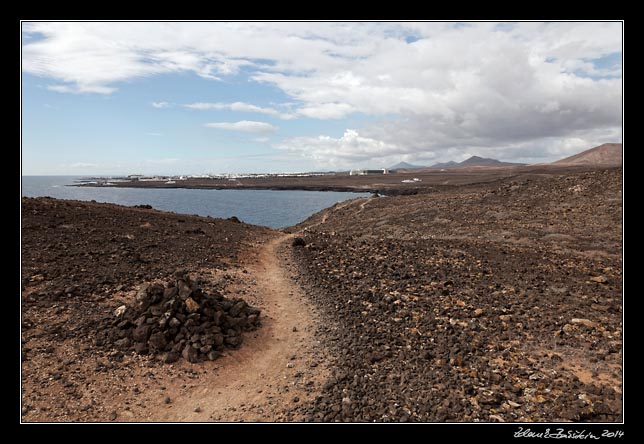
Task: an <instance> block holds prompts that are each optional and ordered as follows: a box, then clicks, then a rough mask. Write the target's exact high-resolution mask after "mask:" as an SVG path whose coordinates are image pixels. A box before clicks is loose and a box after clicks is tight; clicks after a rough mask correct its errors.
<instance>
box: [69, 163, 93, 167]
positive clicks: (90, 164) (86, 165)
mask: <svg viewBox="0 0 644 444" xmlns="http://www.w3.org/2000/svg"><path fill="white" fill-rule="evenodd" d="M69 166H70V167H71V168H96V167H98V165H97V164H95V163H90V162H76V163H72V164H71V165H69Z"/></svg>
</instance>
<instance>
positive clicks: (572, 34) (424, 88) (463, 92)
mask: <svg viewBox="0 0 644 444" xmlns="http://www.w3.org/2000/svg"><path fill="white" fill-rule="evenodd" d="M23 36H25V37H33V36H38V37H39V38H38V39H34V38H27V39H25V40H24V44H23V52H22V54H23V63H22V66H23V70H24V72H26V73H29V74H33V75H37V76H41V77H44V78H48V79H52V80H53V81H55V82H57V83H56V84H54V85H50V86H48V88H49V89H51V90H54V91H58V92H63V93H64V92H67V93H70V92H72V93H98V94H109V93H111V92H113V91H115V90H116V89H117V87H118V85H119V83H121V82H124V81H129V80H132V79H140V78H144V77H149V76H154V75H159V74H168V73H180V72H181V73H185V72H191V73H195V74H197V75H199V76H201V77H203V78H208V79H213V80H215V81H217V80H218V79H219V80H221V81H225V80H226V79H227V76H231V75H235V74H242V75H244V76H247V77H248V79H249V80H250V81H253V82H257V83H260V84H265V85H269V86H273V87H276V88H278V89H279V90H280V91H281V92H282V93H284V94H285V95H287V96H288V97H289V100H291V101H292V102H293V103H294V104H295V105H294V107H293V108H292V109H289V111H288V112H282V111H281V110H280V109H275V108H267V107H261V106H257V105H252V104H248V103H244V102H233V103H195V104H190V105H188V107H192V108H193V109H225V110H231V111H239V112H255V113H261V114H265V115H271V116H276V117H279V118H282V119H288V118H293V117H295V116H303V117H308V118H314V119H343V118H345V117H347V116H350V115H352V114H354V113H360V114H362V115H365V116H369V117H371V118H372V119H379V120H378V121H377V122H376V123H374V124H371V125H367V126H366V127H364V128H360V129H359V134H360V137H364V138H367V139H373V140H377V141H381V142H383V143H385V144H387V145H392V146H396V147H399V148H400V149H401V150H403V151H405V152H404V153H402V152H401V153H400V154H399V155H401V156H402V155H411V154H410V153H418V155H424V154H423V153H428V152H433V153H437V156H438V157H439V158H441V157H443V155H445V156H447V155H450V156H451V155H456V154H453V153H466V152H473V150H474V149H480V150H491V149H494V148H496V149H498V150H502V149H511V148H512V147H514V148H512V149H514V150H515V152H512V151H507V150H506V151H503V152H502V151H498V152H499V153H504V154H508V155H513V156H514V157H515V158H518V157H520V156H521V155H522V154H521V153H520V152H519V151H520V150H521V149H528V148H526V147H527V146H528V145H530V144H532V145H534V146H542V148H541V149H540V151H539V152H540V154H548V148H547V147H548V146H549V145H548V144H550V143H551V142H552V141H553V140H555V139H561V140H564V141H565V142H564V143H568V144H570V143H573V142H574V141H575V140H577V141H578V140H583V141H584V143H588V144H589V146H592V145H593V144H594V143H596V142H598V141H599V139H598V136H597V135H598V134H600V133H601V134H607V133H610V134H620V128H621V120H622V109H621V99H622V74H621V73H622V66H621V62H620V61H617V62H612V63H605V62H603V60H606V59H607V58H609V59H610V58H611V57H613V58H615V55H621V52H622V24H621V23H619V22H606V23H603V22H553V23H539V22H529V23H501V24H496V23H487V22H482V23H468V24H465V25H464V24H462V23H436V22H421V23H413V22H404V23H387V22H384V23H373V22H369V23H349V22H341V23H332V22H326V23H297V22H287V23H267V22H257V23H256V22H244V23H239V22H231V23H224V22H215V23H154V22H148V23H82V22H65V23H57V22H37V23H24V24H23ZM616 59H617V60H621V59H620V58H619V57H616ZM241 68H244V70H243V71H241ZM224 125H231V124H224ZM574 143H580V142H574ZM535 149H537V148H535ZM450 150H451V151H450ZM454 150H456V151H454Z"/></svg>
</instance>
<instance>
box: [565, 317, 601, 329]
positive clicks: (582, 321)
mask: <svg viewBox="0 0 644 444" xmlns="http://www.w3.org/2000/svg"><path fill="white" fill-rule="evenodd" d="M570 323H572V324H580V325H585V326H586V327H591V328H597V327H598V325H597V323H596V322H593V321H591V320H590V319H578V318H575V319H573V320H571V321H570Z"/></svg>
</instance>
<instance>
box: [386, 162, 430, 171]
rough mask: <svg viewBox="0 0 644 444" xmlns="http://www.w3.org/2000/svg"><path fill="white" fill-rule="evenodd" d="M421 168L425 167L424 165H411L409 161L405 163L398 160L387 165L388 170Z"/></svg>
mask: <svg viewBox="0 0 644 444" xmlns="http://www.w3.org/2000/svg"><path fill="white" fill-rule="evenodd" d="M421 168H426V167H424V166H422V165H412V164H411V163H407V162H400V163H397V164H396V165H394V166H392V167H389V169H390V170H418V169H421Z"/></svg>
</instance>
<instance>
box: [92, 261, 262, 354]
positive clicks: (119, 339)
mask: <svg viewBox="0 0 644 444" xmlns="http://www.w3.org/2000/svg"><path fill="white" fill-rule="evenodd" d="M174 278H175V279H172V280H170V281H168V282H167V283H166V285H165V286H164V285H162V284H160V283H154V284H150V285H144V286H143V287H142V288H141V289H140V290H139V292H138V293H137V295H136V298H135V301H134V303H133V304H131V305H129V306H127V305H123V306H120V307H118V308H117V309H116V310H115V311H114V317H113V318H112V320H111V326H109V327H108V328H107V329H105V330H104V332H105V337H104V338H103V339H104V340H103V341H102V342H103V345H112V346H114V347H115V348H118V349H120V350H123V351H130V350H134V351H135V352H137V353H140V354H147V353H149V354H152V355H162V357H163V361H164V362H166V363H172V362H175V361H177V360H178V359H179V358H180V357H183V358H184V359H185V360H187V361H189V362H200V361H203V360H215V359H217V358H218V357H219V356H220V355H221V352H222V351H223V350H224V349H226V348H237V347H239V346H240V345H241V343H242V336H241V333H242V332H243V331H250V330H254V329H256V328H257V327H258V326H259V324H260V320H259V315H260V310H259V309H258V308H255V307H251V306H249V305H248V304H247V303H246V302H245V301H244V300H243V299H238V298H232V299H229V298H225V297H224V296H222V295H221V294H219V293H218V292H213V293H205V292H204V291H203V290H202V289H201V288H200V287H199V285H198V282H196V281H193V280H192V279H191V278H190V276H188V274H187V273H186V272H185V271H177V272H176V273H175V275H174Z"/></svg>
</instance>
